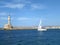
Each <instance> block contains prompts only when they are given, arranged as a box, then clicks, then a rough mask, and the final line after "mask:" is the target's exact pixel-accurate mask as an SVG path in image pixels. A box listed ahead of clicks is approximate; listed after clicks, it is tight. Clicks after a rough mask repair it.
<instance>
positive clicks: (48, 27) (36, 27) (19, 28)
mask: <svg viewBox="0 0 60 45" xmlns="http://www.w3.org/2000/svg"><path fill="white" fill-rule="evenodd" d="M42 28H45V29H60V26H43V27H42ZM23 29H38V26H20V27H13V28H12V29H11V30H23ZM0 30H4V28H0Z"/></svg>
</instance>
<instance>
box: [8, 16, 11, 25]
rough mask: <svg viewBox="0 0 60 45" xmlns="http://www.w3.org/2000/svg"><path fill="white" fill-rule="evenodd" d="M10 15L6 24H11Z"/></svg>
mask: <svg viewBox="0 0 60 45" xmlns="http://www.w3.org/2000/svg"><path fill="white" fill-rule="evenodd" d="M10 20H11V19H10V16H8V25H11V22H10Z"/></svg>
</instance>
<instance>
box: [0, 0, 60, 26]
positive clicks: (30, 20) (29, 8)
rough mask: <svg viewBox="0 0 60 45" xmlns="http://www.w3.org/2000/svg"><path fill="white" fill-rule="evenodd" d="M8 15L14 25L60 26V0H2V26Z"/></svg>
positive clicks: (0, 24)
mask: <svg viewBox="0 0 60 45" xmlns="http://www.w3.org/2000/svg"><path fill="white" fill-rule="evenodd" d="M8 15H10V16H11V24H12V25H13V26H38V25H39V22H40V19H41V20H42V26H57V25H58V26H59V25H60V0H0V27H3V26H4V25H5V24H7V18H8Z"/></svg>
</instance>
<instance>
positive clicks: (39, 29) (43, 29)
mask: <svg viewBox="0 0 60 45" xmlns="http://www.w3.org/2000/svg"><path fill="white" fill-rule="evenodd" d="M41 23H42V21H41V20H40V23H39V26H38V31H47V29H45V28H42V26H41Z"/></svg>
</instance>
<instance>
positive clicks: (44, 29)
mask: <svg viewBox="0 0 60 45" xmlns="http://www.w3.org/2000/svg"><path fill="white" fill-rule="evenodd" d="M38 31H47V29H38Z"/></svg>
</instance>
